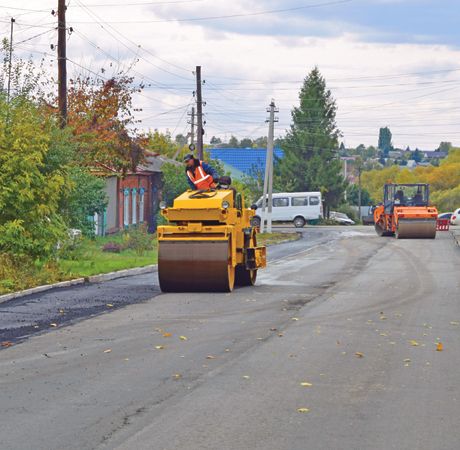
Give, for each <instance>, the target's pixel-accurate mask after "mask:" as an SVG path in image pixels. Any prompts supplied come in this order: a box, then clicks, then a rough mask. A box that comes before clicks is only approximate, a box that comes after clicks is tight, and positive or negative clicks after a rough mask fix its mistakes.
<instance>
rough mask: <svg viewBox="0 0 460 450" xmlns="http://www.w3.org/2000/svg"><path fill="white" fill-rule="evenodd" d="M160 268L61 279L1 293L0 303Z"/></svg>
mask: <svg viewBox="0 0 460 450" xmlns="http://www.w3.org/2000/svg"><path fill="white" fill-rule="evenodd" d="M157 269H158V266H157V265H156V264H152V265H150V266H145V267H136V268H134V269H125V270H118V271H117V272H109V273H103V274H100V275H92V276H90V277H84V278H76V279H74V280H68V281H60V282H59V283H53V284H45V285H43V286H37V287H34V288H30V289H25V290H24V291H18V292H12V293H11V294H5V295H0V303H5V302H8V301H10V300H13V299H15V298H21V297H25V296H27V295H32V294H39V293H40V292H45V291H49V290H51V289H59V288H65V287H71V286H77V285H79V284H84V283H100V282H102V281H110V280H116V279H117V278H125V277H132V276H135V275H143V274H145V273H154V272H156V271H157Z"/></svg>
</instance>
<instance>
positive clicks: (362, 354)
mask: <svg viewBox="0 0 460 450" xmlns="http://www.w3.org/2000/svg"><path fill="white" fill-rule="evenodd" d="M355 356H357V357H358V358H363V357H364V353H361V352H356V353H355Z"/></svg>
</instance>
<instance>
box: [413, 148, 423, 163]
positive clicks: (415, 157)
mask: <svg viewBox="0 0 460 450" xmlns="http://www.w3.org/2000/svg"><path fill="white" fill-rule="evenodd" d="M412 159H413V160H414V161H415V162H418V163H419V162H420V161H421V160H422V159H423V153H422V152H421V151H420V150H419V149H418V148H416V149H415V152H413V153H412Z"/></svg>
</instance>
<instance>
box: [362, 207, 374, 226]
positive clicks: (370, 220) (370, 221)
mask: <svg viewBox="0 0 460 450" xmlns="http://www.w3.org/2000/svg"><path fill="white" fill-rule="evenodd" d="M374 209H375V206H371V207H370V208H369V213H368V215H367V216H363V218H362V221H363V225H374Z"/></svg>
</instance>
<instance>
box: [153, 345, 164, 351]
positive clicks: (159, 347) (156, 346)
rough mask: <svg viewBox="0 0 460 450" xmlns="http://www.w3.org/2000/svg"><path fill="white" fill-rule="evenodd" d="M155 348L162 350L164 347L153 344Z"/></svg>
mask: <svg viewBox="0 0 460 450" xmlns="http://www.w3.org/2000/svg"><path fill="white" fill-rule="evenodd" d="M155 348H156V349H157V350H163V349H164V347H163V345H155Z"/></svg>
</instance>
